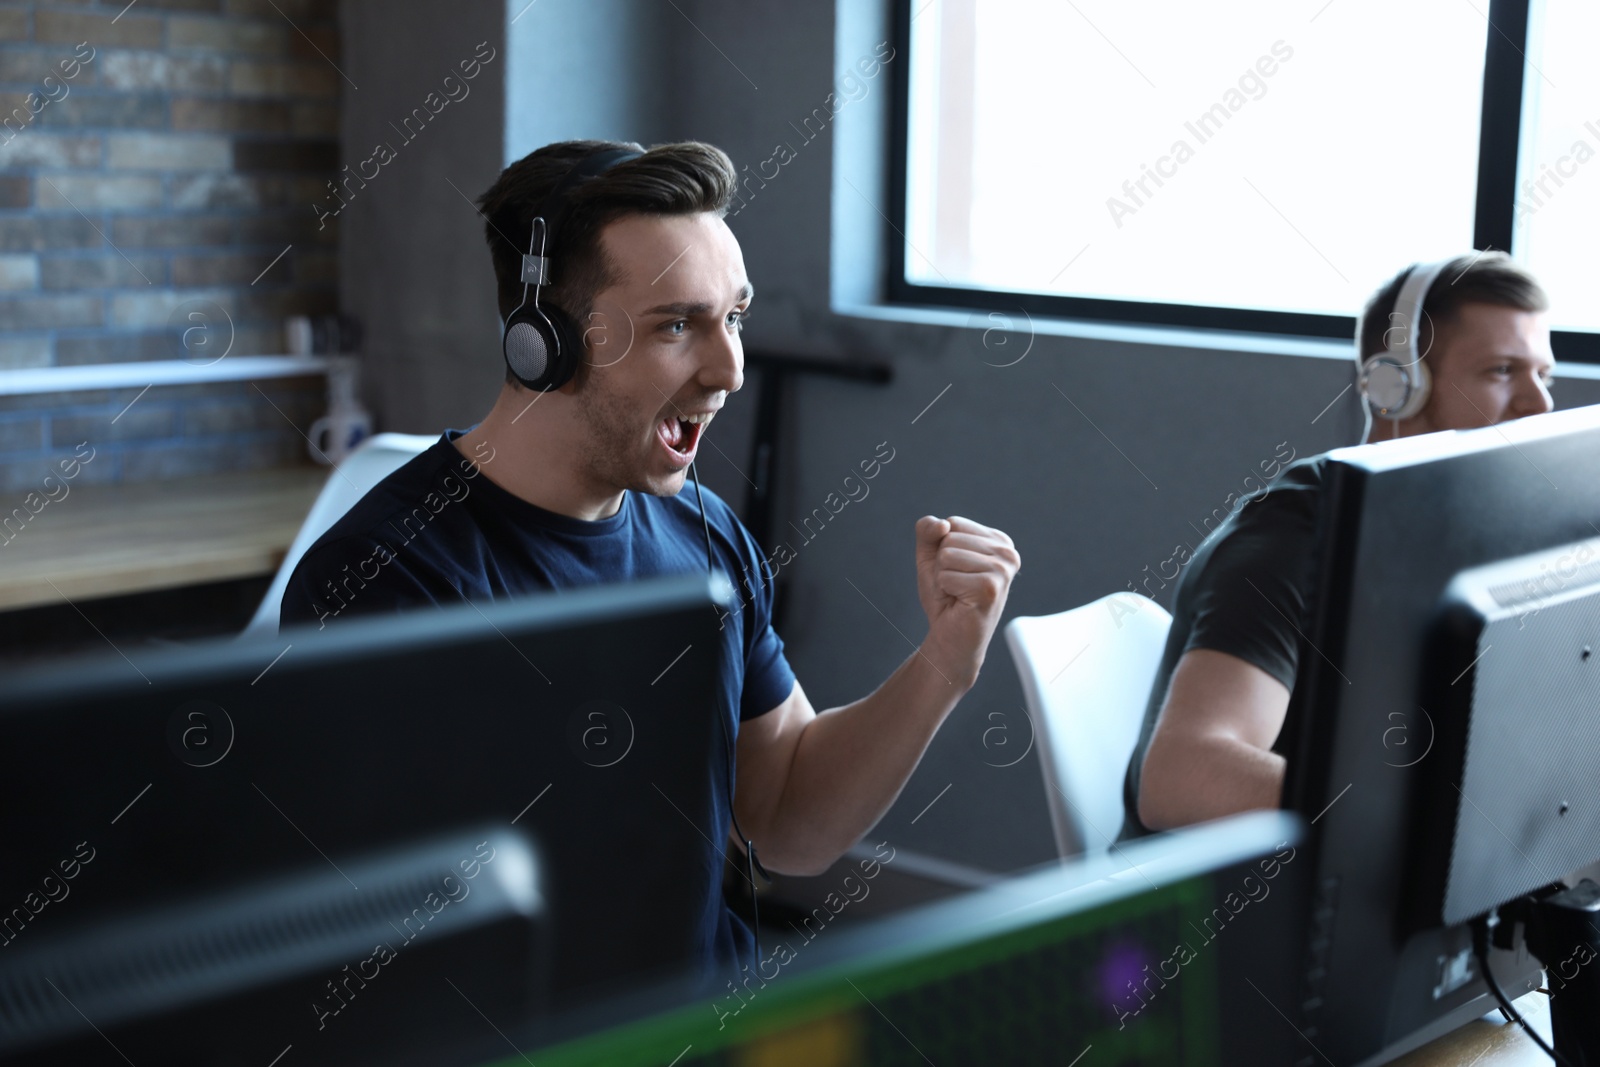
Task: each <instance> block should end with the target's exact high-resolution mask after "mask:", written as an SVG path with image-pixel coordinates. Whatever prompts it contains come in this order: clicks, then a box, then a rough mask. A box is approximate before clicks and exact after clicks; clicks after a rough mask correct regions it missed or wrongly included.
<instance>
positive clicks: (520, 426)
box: [454, 386, 623, 522]
mask: <svg viewBox="0 0 1600 1067" xmlns="http://www.w3.org/2000/svg"><path fill="white" fill-rule="evenodd" d="M552 401H554V403H552ZM547 405H548V406H547ZM570 405H571V400H570V398H568V397H566V396H562V395H560V394H559V393H546V394H539V393H533V392H530V391H528V390H526V389H512V388H511V387H509V386H507V387H505V388H503V389H502V390H501V391H500V396H499V398H498V399H497V400H496V401H495V405H494V407H493V408H491V409H490V410H489V413H488V414H487V415H485V416H484V417H483V421H482V422H480V423H478V425H477V426H475V427H473V428H472V429H471V430H470V431H468V432H467V433H465V434H462V435H461V436H460V437H458V438H456V440H455V442H454V443H455V447H456V450H457V451H458V452H460V453H461V454H462V455H463V456H465V457H466V458H467V459H469V460H471V461H472V462H473V463H475V464H476V465H477V467H478V469H479V471H480V473H482V474H484V475H485V476H487V477H488V479H489V480H490V481H492V482H494V484H496V485H498V486H499V487H500V488H502V489H504V490H505V491H506V492H508V493H510V494H511V495H512V496H515V497H517V498H518V499H520V500H525V501H527V502H528V503H530V504H533V505H534V506H536V507H540V508H543V509H544V510H546V511H551V512H554V513H556V514H557V515H566V516H568V517H570V518H574V519H583V520H585V521H588V522H594V521H596V520H599V519H605V518H610V517H611V516H612V515H615V514H616V513H617V509H618V508H620V507H622V496H623V494H622V491H620V490H617V489H613V488H610V487H597V486H595V485H594V484H592V483H591V482H589V481H588V480H586V479H585V478H584V477H583V475H582V474H581V473H580V471H579V470H578V468H577V465H576V464H575V463H573V462H572V460H573V459H575V458H576V457H577V456H579V455H580V454H581V445H579V444H578V437H579V434H578V433H577V430H578V427H577V426H576V425H575V420H574V418H573V414H574V413H573V412H572V411H571V410H570ZM538 408H545V409H546V410H543V411H540V410H538Z"/></svg>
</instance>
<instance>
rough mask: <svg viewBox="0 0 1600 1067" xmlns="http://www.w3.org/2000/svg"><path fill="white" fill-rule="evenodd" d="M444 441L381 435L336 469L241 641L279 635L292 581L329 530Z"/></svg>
mask: <svg viewBox="0 0 1600 1067" xmlns="http://www.w3.org/2000/svg"><path fill="white" fill-rule="evenodd" d="M437 440H439V438H438V437H435V436H430V435H428V434H412V433H380V434H377V435H376V436H373V437H369V438H367V439H366V440H365V441H363V442H361V444H360V446H359V447H357V448H356V450H355V451H354V452H352V453H350V454H349V455H348V456H346V457H345V458H344V462H343V463H341V464H339V466H338V467H336V468H334V469H333V471H332V472H330V473H329V475H328V480H327V482H326V483H324V484H323V486H322V492H321V493H319V494H317V501H316V503H314V504H312V505H311V513H310V514H308V515H307V516H306V521H305V522H304V523H303V524H301V526H300V532H299V533H297V534H295V537H294V541H293V543H292V544H290V545H289V551H288V552H287V553H285V554H284V557H283V562H282V563H281V564H279V566H278V573H277V575H276V576H274V577H273V579H272V585H271V586H270V587H269V588H268V589H267V595H266V596H265V597H263V598H262V599H261V605H260V607H258V608H256V613H255V616H254V617H253V618H251V620H250V624H249V625H248V626H246V627H245V628H244V630H243V631H242V632H241V633H240V635H239V636H240V637H259V636H262V635H271V634H275V633H277V632H278V607H279V606H280V605H281V604H282V603H283V591H284V589H285V588H286V587H287V586H288V585H289V576H290V575H291V574H293V573H294V568H295V565H296V564H297V563H299V562H300V557H301V556H303V555H305V554H306V550H307V549H309V548H310V547H311V546H312V545H314V544H315V543H316V541H317V538H319V537H321V536H322V535H323V534H324V533H326V532H327V530H328V527H330V526H332V525H333V524H334V523H336V522H338V521H339V520H340V519H341V518H343V517H344V513H345V512H347V511H349V510H350V509H351V508H352V507H354V506H355V503H356V501H358V500H360V499H361V498H362V497H363V496H365V495H366V494H367V490H369V489H371V488H372V487H373V486H375V485H377V484H378V483H379V482H381V481H383V479H384V478H386V477H388V476H389V474H391V473H392V472H393V471H395V470H398V469H399V468H400V467H401V466H403V465H404V464H405V463H406V461H407V460H409V459H411V458H412V457H413V456H415V455H416V454H417V453H419V452H422V451H423V450H425V449H427V448H428V447H429V446H431V445H432V444H433V443H434V442H435V441H437Z"/></svg>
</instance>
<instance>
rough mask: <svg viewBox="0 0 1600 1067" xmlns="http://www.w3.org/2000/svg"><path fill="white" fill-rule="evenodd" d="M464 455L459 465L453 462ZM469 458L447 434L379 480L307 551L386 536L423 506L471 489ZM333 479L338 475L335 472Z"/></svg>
mask: <svg viewBox="0 0 1600 1067" xmlns="http://www.w3.org/2000/svg"><path fill="white" fill-rule="evenodd" d="M456 460H460V464H457V463H456V462H455V461H456ZM477 473H478V472H477V471H476V469H474V468H473V467H472V465H471V463H470V462H469V461H468V460H467V459H466V458H465V457H463V456H461V454H460V453H459V452H457V451H456V448H455V446H454V445H452V444H451V443H450V442H449V441H448V440H446V439H445V438H440V439H439V440H438V441H436V442H435V443H434V444H432V445H430V446H428V447H427V448H426V449H424V450H423V451H421V452H419V453H417V454H416V455H415V456H413V457H411V458H410V459H408V460H407V461H406V462H405V463H403V464H401V465H400V466H399V467H396V468H395V469H394V470H392V471H390V472H389V473H388V474H386V475H384V476H383V477H382V478H380V479H379V480H378V482H377V483H376V484H374V485H373V486H372V488H370V489H368V490H367V491H366V492H365V493H363V494H362V495H361V497H360V498H359V499H358V500H357V501H356V502H355V503H354V504H352V505H351V506H350V508H349V510H347V511H346V512H345V513H344V514H343V515H341V516H340V517H339V518H338V519H336V520H335V521H334V523H333V525H331V526H329V527H328V528H327V530H325V531H324V532H323V534H322V536H321V537H319V538H318V539H317V541H316V543H315V544H313V545H312V546H311V548H310V549H309V550H308V551H307V555H310V554H311V553H312V552H314V551H316V550H318V549H320V548H322V547H324V546H325V545H332V544H335V543H338V542H347V543H352V544H353V543H361V542H371V541H375V540H379V539H385V538H384V531H386V530H389V529H390V528H391V526H392V524H394V523H396V522H399V521H403V520H404V519H405V518H406V517H407V516H409V515H412V514H413V513H415V512H416V511H417V509H419V508H421V509H423V510H424V511H426V512H429V513H430V514H432V513H433V512H432V509H433V508H436V507H437V508H438V510H440V511H443V510H444V509H443V508H442V507H439V505H440V504H441V503H442V502H447V501H449V500H452V499H454V498H457V497H461V496H463V495H464V494H465V492H466V491H467V489H466V486H467V483H468V481H469V480H470V479H472V478H474V477H476V476H477ZM333 476H334V477H335V478H337V477H339V474H338V473H337V472H335V474H334V475H333Z"/></svg>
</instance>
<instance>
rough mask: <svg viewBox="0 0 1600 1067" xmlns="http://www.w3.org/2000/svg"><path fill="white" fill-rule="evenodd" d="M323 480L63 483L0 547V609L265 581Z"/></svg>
mask: <svg viewBox="0 0 1600 1067" xmlns="http://www.w3.org/2000/svg"><path fill="white" fill-rule="evenodd" d="M327 480H328V468H326V467H313V466H305V467H277V468H270V469H267V470H258V471H245V472H238V473H229V474H215V475H206V476H204V477H198V478H178V479H172V480H169V481H159V482H139V483H135V484H132V485H84V486H78V485H73V484H72V483H71V482H68V483H66V484H67V485H69V486H71V488H70V490H69V491H68V493H67V495H66V496H64V497H62V498H61V499H60V500H55V501H50V502H49V503H47V504H46V505H45V506H44V507H43V508H41V509H40V511H39V513H38V514H36V515H32V516H31V518H29V520H28V522H27V524H26V525H25V526H23V528H22V530H21V532H20V533H15V534H14V536H12V540H11V541H9V542H7V543H3V544H0V610H13V609H16V608H26V607H36V606H39V605H44V604H60V603H61V602H62V600H63V598H65V599H66V600H68V601H77V600H91V599H95V598H98V597H108V596H121V595H124V594H127V593H142V592H148V591H151V590H155V589H169V588H172V587H175V586H184V585H195V584H198V583H201V582H215V581H222V580H225V579H230V578H250V577H256V576H260V575H270V574H274V573H276V571H277V569H278V565H279V564H280V563H281V562H283V557H284V554H285V553H286V552H287V551H288V548H289V544H290V542H292V541H293V540H294V537H295V534H296V533H298V532H299V530H300V524H301V523H302V522H304V521H305V517H306V515H307V514H308V513H309V512H310V510H311V505H312V503H313V502H314V501H315V500H316V498H317V494H318V493H320V492H321V491H322V486H323V483H325V482H326V481H327ZM40 498H41V499H43V493H42V492H41V494H40ZM18 507H19V510H20V511H21V513H22V514H24V515H27V514H29V513H28V510H27V509H26V508H25V507H21V505H20V500H19V501H18ZM4 517H5V516H0V518H4ZM15 529H16V519H15V517H13V518H12V521H11V524H10V526H9V527H8V529H7V530H6V533H7V534H12V533H13V532H14V531H15Z"/></svg>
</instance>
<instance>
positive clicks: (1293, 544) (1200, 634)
mask: <svg viewBox="0 0 1600 1067" xmlns="http://www.w3.org/2000/svg"><path fill="white" fill-rule="evenodd" d="M1316 497H1317V494H1316V493H1315V492H1314V491H1309V490H1306V489H1302V488H1292V489H1279V490H1275V491H1273V492H1270V493H1268V494H1266V495H1265V496H1264V497H1262V498H1260V499H1257V500H1253V501H1251V502H1250V503H1249V504H1247V505H1245V507H1244V508H1243V509H1242V510H1241V511H1240V513H1239V516H1238V518H1237V520H1236V523H1235V525H1234V527H1233V529H1231V530H1230V531H1228V534H1227V536H1226V537H1224V538H1223V539H1222V540H1220V541H1219V542H1218V543H1217V545H1216V547H1215V548H1214V549H1213V550H1212V554H1211V559H1210V560H1209V561H1207V563H1206V566H1205V569H1204V572H1203V573H1202V574H1199V575H1197V576H1196V577H1197V578H1198V580H1199V586H1198V588H1197V589H1196V591H1195V598H1194V620H1193V623H1192V624H1191V626H1190V629H1189V637H1188V640H1187V641H1186V642H1185V644H1184V648H1183V651H1184V652H1188V651H1189V650H1190V649H1196V648H1204V649H1210V650H1213V651H1216V652H1226V653H1227V654H1228V655H1230V656H1237V657H1238V658H1239V659H1242V660H1244V661H1245V662H1246V663H1249V664H1252V665H1254V666H1256V667H1259V668H1260V669H1262V670H1264V671H1266V672H1267V673H1268V674H1270V675H1272V676H1273V677H1274V678H1276V679H1277V680H1278V681H1280V682H1282V683H1283V685H1284V688H1286V689H1289V690H1291V691H1292V690H1293V689H1294V680H1295V672H1296V670H1297V668H1298V666H1299V653H1300V633H1301V631H1302V630H1304V629H1305V619H1306V608H1307V601H1308V600H1309V597H1310V592H1311V584H1312V579H1313V578H1314V571H1315V566H1316V552H1317V536H1316V535H1317V530H1316V519H1317V515H1316Z"/></svg>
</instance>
